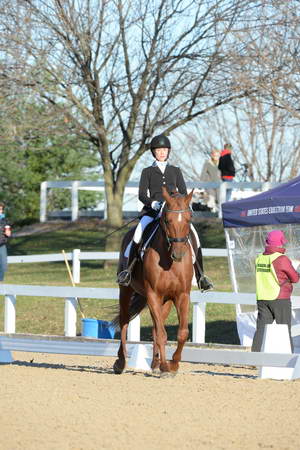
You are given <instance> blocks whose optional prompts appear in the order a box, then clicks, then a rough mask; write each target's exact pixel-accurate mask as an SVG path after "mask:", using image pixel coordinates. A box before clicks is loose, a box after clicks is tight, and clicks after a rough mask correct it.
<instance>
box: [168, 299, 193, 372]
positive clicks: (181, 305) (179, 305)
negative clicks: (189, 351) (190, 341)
mask: <svg viewBox="0 0 300 450" xmlns="http://www.w3.org/2000/svg"><path fill="white" fill-rule="evenodd" d="M189 304H190V302H189V295H188V294H181V295H180V297H179V299H178V300H177V301H176V302H175V306H176V310H177V316H178V322H179V326H178V333H177V349H176V350H175V352H174V354H173V358H172V361H170V371H171V372H173V373H176V372H177V371H178V367H179V362H180V360H181V354H182V349H183V346H184V344H185V343H186V341H187V338H188V335H189V328H188V320H189V319H188V317H189Z"/></svg>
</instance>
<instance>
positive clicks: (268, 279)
mask: <svg viewBox="0 0 300 450" xmlns="http://www.w3.org/2000/svg"><path fill="white" fill-rule="evenodd" d="M286 243H287V240H286V238H285V236H284V233H283V231H281V230H274V231H270V232H269V233H268V234H267V239H266V247H265V251H264V253H263V254H261V255H259V256H258V257H257V258H256V262H255V265H256V267H255V269H256V299H257V309H258V315H257V323H256V332H255V335H254V338H253V343H252V348H251V350H252V351H253V352H260V350H261V345H262V341H263V335H264V330H265V325H267V324H271V323H273V321H274V320H275V321H276V323H278V324H286V325H288V329H289V335H290V341H291V349H292V351H293V342H292V337H291V315H292V307H291V294H292V291H293V283H297V282H298V281H299V278H300V277H299V273H298V272H297V271H296V270H295V269H294V267H293V264H292V261H291V260H290V259H289V258H288V257H287V256H286V255H285V254H284V253H285V248H284V245H285V244H286ZM298 264H299V261H297V262H296V265H298Z"/></svg>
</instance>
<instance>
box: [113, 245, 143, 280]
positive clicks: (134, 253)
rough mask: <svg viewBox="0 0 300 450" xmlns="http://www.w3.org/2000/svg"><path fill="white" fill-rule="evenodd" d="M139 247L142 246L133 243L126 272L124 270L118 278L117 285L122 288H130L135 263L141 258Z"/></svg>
mask: <svg viewBox="0 0 300 450" xmlns="http://www.w3.org/2000/svg"><path fill="white" fill-rule="evenodd" d="M139 246H140V244H136V243H135V242H134V241H132V244H131V248H130V252H129V256H128V259H127V267H126V269H125V270H122V272H120V273H119V274H118V276H117V283H118V284H119V285H121V286H129V285H130V283H131V274H132V271H133V268H134V266H135V263H136V261H137V259H138V257H139V252H138V250H139Z"/></svg>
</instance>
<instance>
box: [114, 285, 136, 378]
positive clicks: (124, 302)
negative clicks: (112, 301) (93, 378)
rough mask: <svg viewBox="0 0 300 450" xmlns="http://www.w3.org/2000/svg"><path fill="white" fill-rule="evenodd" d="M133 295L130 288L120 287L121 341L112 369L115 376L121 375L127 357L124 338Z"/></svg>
mask: <svg viewBox="0 0 300 450" xmlns="http://www.w3.org/2000/svg"><path fill="white" fill-rule="evenodd" d="M132 294H133V290H132V288H131V287H129V286H127V287H125V286H120V294H119V304H120V312H119V326H120V331H121V340H120V347H119V350H118V359H116V361H115V363H114V365H113V369H114V372H115V374H118V375H119V374H121V373H122V372H123V370H124V369H125V367H126V357H127V349H126V336H127V328H128V323H129V305H130V300H131V296H132Z"/></svg>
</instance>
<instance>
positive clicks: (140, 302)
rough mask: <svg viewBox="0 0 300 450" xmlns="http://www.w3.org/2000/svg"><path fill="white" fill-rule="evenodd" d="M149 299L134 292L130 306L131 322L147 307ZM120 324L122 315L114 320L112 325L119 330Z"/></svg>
mask: <svg viewBox="0 0 300 450" xmlns="http://www.w3.org/2000/svg"><path fill="white" fill-rule="evenodd" d="M146 305H147V299H146V297H144V296H143V295H141V294H138V293H137V292H134V293H133V294H132V296H131V299H130V305H129V322H130V321H131V320H133V319H134V318H135V317H136V316H138V315H139V314H140V312H141V311H142V310H143V309H144V308H145V307H146ZM119 324H120V313H119V314H118V315H117V316H116V317H115V318H114V319H113V320H112V325H113V326H114V327H116V328H119Z"/></svg>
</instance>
